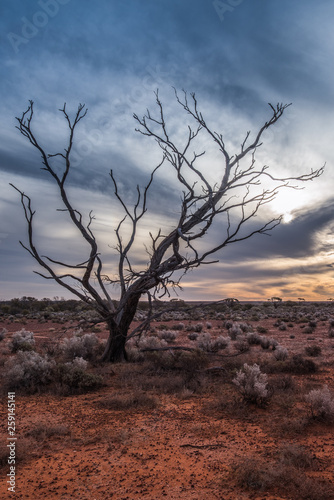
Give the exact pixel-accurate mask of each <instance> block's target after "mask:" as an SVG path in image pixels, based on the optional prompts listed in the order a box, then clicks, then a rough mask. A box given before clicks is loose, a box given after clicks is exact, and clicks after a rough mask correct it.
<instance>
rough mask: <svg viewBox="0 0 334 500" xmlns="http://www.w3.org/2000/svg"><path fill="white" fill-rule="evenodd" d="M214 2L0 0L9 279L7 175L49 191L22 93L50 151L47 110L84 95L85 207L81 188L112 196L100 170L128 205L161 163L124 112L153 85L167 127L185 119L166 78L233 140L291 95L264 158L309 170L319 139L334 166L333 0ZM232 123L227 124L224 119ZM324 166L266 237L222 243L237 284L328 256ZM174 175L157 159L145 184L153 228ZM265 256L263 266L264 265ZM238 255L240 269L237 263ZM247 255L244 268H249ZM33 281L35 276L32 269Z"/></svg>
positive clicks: (11, 198)
mask: <svg viewBox="0 0 334 500" xmlns="http://www.w3.org/2000/svg"><path fill="white" fill-rule="evenodd" d="M227 3H228V2H227ZM232 3H233V2H232ZM234 3H235V2H234ZM217 5H218V3H217V2H206V1H204V0H195V1H193V0H192V1H190V0H183V1H179V0H171V1H170V2H168V3H166V2H165V1H163V0H156V1H152V0H144V1H142V2H138V1H137V0H127V1H123V0H112V1H107V0H100V1H99V2H98V3H96V4H93V3H92V2H90V1H88V0H81V1H80V2H79V1H78V0H68V1H66V0H52V1H49V2H48V1H47V0H39V1H32V2H25V1H23V0H13V1H12V2H7V3H3V5H2V6H1V16H0V27H1V33H2V40H1V41H2V43H1V45H0V59H1V68H2V74H1V79H0V91H1V94H2V96H4V98H3V99H2V102H1V116H2V118H1V122H0V135H1V136H2V141H1V144H0V174H1V175H2V177H1V178H2V179H3V184H2V188H1V189H2V194H0V203H1V209H2V211H3V213H4V216H3V220H4V219H6V221H7V222H8V228H7V224H6V227H4V228H3V229H1V231H2V232H3V233H6V234H7V233H8V236H7V237H6V238H5V239H3V240H1V242H2V249H1V251H2V261H3V264H4V266H6V269H7V271H8V272H7V276H8V275H10V269H13V281H15V280H16V276H17V275H18V274H17V273H18V272H19V269H21V275H22V280H23V281H24V282H25V283H28V282H29V279H30V278H29V275H27V272H28V271H27V269H28V268H29V266H30V263H29V265H27V264H26V261H24V262H23V261H20V258H19V257H18V255H16V254H15V253H14V254H12V251H11V248H12V246H13V245H14V240H15V239H16V240H18V239H19V229H20V230H23V227H21V225H18V223H17V220H18V217H19V213H18V211H16V210H13V208H12V207H13V205H12V204H13V203H14V202H16V201H17V197H16V196H15V194H16V193H12V194H11V193H10V192H9V191H8V189H9V188H8V183H9V182H12V181H13V180H14V179H15V182H16V183H18V182H19V183H20V184H19V186H18V187H20V188H22V189H24V190H26V189H27V190H28V189H29V190H33V187H34V186H39V185H40V186H41V189H49V187H48V186H49V181H48V180H47V179H48V178H47V174H46V172H44V171H42V170H41V169H40V167H41V163H40V157H39V155H38V153H36V152H33V150H32V148H31V147H30V146H29V145H28V144H27V143H26V142H25V141H24V140H23V138H22V137H21V136H20V134H19V132H18V131H16V130H15V116H18V115H20V113H22V111H23V110H24V109H26V107H27V102H28V100H29V99H33V100H34V101H35V104H36V114H35V117H34V120H35V122H34V123H35V124H36V131H37V133H38V136H39V137H43V140H45V142H43V144H47V145H48V147H49V148H50V151H49V152H52V153H54V152H55V151H61V150H62V148H64V137H65V132H64V129H63V128H62V127H63V124H62V123H61V120H60V118H55V116H56V115H57V113H58V111H57V110H58V108H59V107H62V105H63V103H64V102H65V101H66V102H67V103H68V106H69V108H70V109H71V111H72V112H74V111H75V109H76V106H77V104H78V103H79V102H84V103H86V105H87V107H88V108H89V113H88V115H87V117H86V119H85V121H84V122H82V123H81V126H80V129H79V130H78V134H77V136H76V141H75V148H74V151H73V170H72V172H71V175H70V177H69V185H70V186H71V187H72V188H73V187H74V186H76V187H78V188H80V189H82V190H83V192H85V193H86V196H82V197H81V198H82V201H86V200H87V203H88V201H89V200H90V199H91V196H93V199H94V202H95V203H96V202H98V200H99V198H98V195H99V194H100V195H101V205H102V207H103V204H104V203H106V201H105V200H106V198H105V195H108V196H109V195H110V197H112V183H111V179H110V177H109V171H110V169H111V168H112V169H113V170H114V172H115V176H116V177H117V179H118V181H119V185H120V189H121V192H122V194H123V195H124V197H125V199H126V201H127V202H131V201H133V200H134V199H135V196H136V192H135V186H136V185H137V184H139V185H140V186H141V187H142V188H143V187H144V186H145V185H146V183H147V181H148V179H149V173H150V171H151V169H152V167H154V166H155V165H156V164H157V162H158V161H159V158H160V156H159V154H158V152H157V150H155V149H154V144H153V143H149V142H147V141H146V142H145V141H139V140H138V138H136V139H135V138H134V137H135V134H134V128H135V123H134V121H133V119H132V113H133V112H135V113H138V114H139V115H141V114H142V113H145V110H146V107H149V108H150V109H151V107H152V102H153V103H154V96H153V94H152V92H153V90H155V89H156V88H158V87H159V88H160V89H161V90H162V94H163V93H165V94H164V95H166V96H167V97H166V101H165V102H166V107H167V108H168V110H169V111H170V113H171V116H172V118H173V119H174V124H173V126H174V129H175V130H176V132H177V133H181V132H182V130H183V129H184V126H185V127H186V125H187V118H186V117H185V116H183V115H182V113H180V115H175V117H174V116H173V109H174V108H173V107H172V106H171V107H170V108H169V105H170V101H168V99H170V96H171V95H172V93H170V94H168V89H169V90H170V87H171V86H172V85H174V86H176V87H177V88H178V89H182V88H185V89H186V90H188V91H189V92H191V91H195V92H196V95H198V97H199V99H200V102H201V103H203V107H204V109H203V112H204V114H205V116H207V113H208V114H209V115H210V113H211V115H210V116H209V119H210V121H211V120H212V122H213V123H214V124H215V122H217V121H219V120H220V122H219V126H221V127H222V131H223V132H225V130H227V132H226V133H227V134H228V133H230V132H231V131H232V132H231V133H235V135H236V137H235V142H236V144H238V141H239V140H240V139H239V135H240V137H242V136H243V134H244V133H245V132H246V131H247V128H245V129H244V126H245V127H246V126H247V127H248V126H249V127H250V128H251V129H252V130H254V128H255V129H256V127H257V124H258V123H262V121H263V119H264V120H265V119H267V108H266V106H267V105H266V103H267V102H274V103H275V102H278V101H284V102H291V101H293V102H294V114H293V118H289V119H288V120H287V121H285V122H284V123H285V125H287V128H286V129H285V125H284V127H283V128H282V127H281V129H279V128H278V129H277V128H276V132H279V134H277V135H276V136H273V137H274V141H273V142H272V143H271V145H270V146H271V148H269V150H268V153H267V157H269V158H267V157H266V161H267V159H268V161H269V160H271V159H273V163H274V164H276V165H277V164H280V163H281V152H282V150H284V151H283V152H284V157H285V158H288V159H289V165H288V168H291V169H292V168H297V169H298V168H301V167H303V165H304V163H305V161H304V160H305V158H306V159H307V160H309V161H310V164H311V165H312V166H315V168H317V167H318V166H319V165H321V164H322V163H323V158H322V155H324V149H326V155H330V157H329V158H328V157H327V158H326V159H327V161H328V162H329V163H330V162H331V160H332V151H331V148H330V146H329V145H330V144H331V143H332V138H331V135H330V134H331V133H330V130H331V129H330V123H331V121H332V117H331V116H330V113H329V110H328V105H327V103H328V102H331V100H332V97H333V89H332V81H333V65H332V55H333V48H334V47H333V36H332V26H331V19H332V17H333V13H334V6H333V4H332V2H331V1H322V2H321V3H317V4H315V3H314V2H312V1H311V0H306V1H305V2H295V3H293V2H291V1H288V0H282V1H281V2H276V1H274V0H267V1H266V2H263V0H254V1H252V2H248V1H246V0H244V1H241V2H237V5H234V6H230V8H228V9H227V10H226V12H224V13H222V10H219V9H217ZM225 109H226V112H224V114H222V112H221V110H225ZM206 110H207V111H206ZM234 121H236V123H237V125H235V126H234V128H233V127H232V124H233V123H234ZM178 127H179V128H178ZM182 127H183V128H182ZM239 128H240V130H239ZM43 134H44V135H43ZM228 139H229V138H228ZM276 141H277V142H276ZM313 141H315V142H316V144H317V150H316V151H315V150H314V148H312V143H313ZM303 155H304V156H305V158H304V157H303ZM309 157H310V158H309ZM286 161H287V160H286ZM284 165H285V163H284ZM284 165H283V166H284ZM326 175H327V176H328V177H327V181H326V182H325V183H323V184H322V190H323V191H322V193H320V192H319V193H318V194H317V195H315V194H314V192H313V193H312V194H313V197H312V203H311V205H310V207H309V210H307V208H305V206H304V207H303V212H302V213H301V214H300V215H299V216H298V217H295V219H294V220H293V221H292V222H291V223H290V224H282V225H281V226H280V227H278V228H276V229H275V231H274V232H273V233H272V236H270V237H260V236H255V237H254V238H252V239H251V240H247V241H245V242H241V243H239V244H236V245H233V247H227V248H226V249H225V250H224V252H222V253H221V255H219V257H221V259H220V260H221V262H222V263H225V264H226V267H225V268H224V267H222V268H219V269H222V271H221V272H224V273H225V275H226V276H227V277H228V279H231V280H233V279H237V280H239V279H240V280H241V279H242V278H244V279H245V280H246V284H247V280H253V281H254V280H256V278H257V277H258V279H265V277H266V276H268V277H269V278H270V277H271V278H272V283H273V286H274V284H276V285H277V286H281V285H282V287H283V286H284V283H283V282H282V283H281V282H280V279H279V273H280V272H282V271H281V270H278V269H277V268H275V267H273V268H272V269H271V267H270V263H271V262H273V263H274V261H275V259H277V258H280V259H284V258H289V259H291V258H296V259H300V258H306V257H309V256H312V255H316V253H317V252H327V253H328V252H330V250H331V247H330V245H331V243H330V241H329V239H328V238H327V239H324V241H323V242H321V241H319V237H318V234H320V233H321V234H325V233H326V231H329V229H328V228H329V227H330V226H331V223H332V215H331V214H332V208H333V206H332V205H331V204H330V202H329V200H330V199H331V197H332V190H331V183H332V182H333V178H332V177H333V176H332V174H331V171H330V170H328V173H327V174H326ZM172 179H173V177H172V175H171V174H170V173H169V171H168V170H167V169H165V168H163V169H161V172H159V174H158V175H157V177H156V179H155V183H154V189H152V191H151V193H150V208H152V209H153V212H154V215H155V216H156V217H157V219H158V220H159V222H160V221H161V226H162V227H164V224H167V225H168V224H170V223H171V218H173V219H176V218H177V215H178V210H179V209H178V207H179V202H180V194H179V191H178V190H177V189H174V185H173V182H172ZM46 181H47V185H46V184H44V183H45V182H46ZM171 185H172V188H171ZM36 191H38V189H37V187H36ZM51 192H52V191H51V190H50V193H51ZM324 200H327V201H324ZM89 203H90V201H89ZM45 209H47V202H45ZM42 211H43V208H42ZM21 215H22V214H21ZM164 215H165V219H164ZM255 222H256V221H252V222H251V226H250V227H251V228H255V227H256V223H255ZM3 225H4V226H5V224H3ZM15 228H17V230H16V229H15ZM109 230H110V229H109ZM216 231H218V229H216ZM222 231H225V229H224V228H222ZM212 238H213V241H216V240H217V238H218V236H217V235H216V234H215V233H213V235H212ZM9 255H12V257H11V260H10V259H9ZM13 255H14V256H15V258H14V257H13ZM20 255H21V254H20ZM6 256H8V260H6V258H7V257H6ZM22 258H23V257H22ZM13 259H14V260H16V264H14V260H13ZM265 259H266V261H267V265H266V266H265V267H263V261H264V260H265ZM240 262H242V263H243V264H244V265H243V266H239V264H240ZM248 262H252V263H253V264H252V265H250V266H248V265H247V263H248ZM254 262H258V263H259V262H261V265H260V264H259V265H255V264H254ZM329 262H330V261H326V262H325V263H324V265H322V264H319V268H318V267H317V266H318V264H315V263H309V264H308V265H307V266H306V269H305V270H304V272H305V273H308V274H309V275H313V274H315V273H316V272H317V269H319V270H320V271H321V272H322V271H323V268H325V269H327V271H328V272H330V273H331V268H330V267H328V266H329V265H330V263H329ZM261 266H262V267H261ZM326 266H327V267H326ZM14 267H15V273H14ZM212 269H213V268H212ZM289 269H290V271H291V270H292V271H291V272H292V273H294V274H295V275H296V276H297V275H299V271H298V269H299V270H300V265H299V264H296V266H295V267H293V266H291V263H290V265H289ZM320 271H319V272H320ZM219 272H220V271H219ZM266 273H267V274H266ZM268 273H269V274H268ZM214 274H215V272H214V269H213V270H212V271H211V270H210V271H208V273H207V276H208V278H210V279H211V278H212V279H214V277H215V276H214ZM14 275H15V278H14ZM283 281H284V280H283ZM31 283H34V285H33V286H35V284H36V282H35V277H34V280H31ZM278 283H280V285H278ZM11 290H14V289H11ZM259 290H260V288H259ZM18 294H19V292H17V293H15V295H18ZM24 294H25V295H33V292H31V293H29V292H28V291H25V293H24ZM58 294H59V292H58Z"/></svg>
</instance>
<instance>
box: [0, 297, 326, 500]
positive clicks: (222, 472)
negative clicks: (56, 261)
mask: <svg viewBox="0 0 334 500" xmlns="http://www.w3.org/2000/svg"><path fill="white" fill-rule="evenodd" d="M275 306H277V307H275ZM53 309H54V308H52V307H51V308H49V310H48V312H47V314H46V313H43V312H38V313H34V312H30V311H25V312H24V314H22V313H18V314H10V311H8V308H7V310H6V312H3V313H2V315H1V316H0V332H1V331H2V334H3V335H2V336H3V340H1V342H0V370H1V375H2V380H3V384H2V395H1V399H2V405H1V448H0V465H1V483H0V496H1V498H15V499H46V498H47V499H51V500H52V499H59V500H60V499H63V500H67V499H72V498H73V499H76V498H78V499H82V500H84V499H87V500H88V499H89V500H94V499H96V500H107V499H113V500H132V499H145V500H160V499H163V498H166V499H175V500H176V499H177V500H178V499H184V500H188V499H194V500H195V499H196V500H204V499H205V500H213V499H220V500H242V499H258V500H260V499H267V500H273V499H276V500H283V499H284V500H288V499H292V500H326V499H327V500H328V499H334V472H333V471H334V437H333V429H334V423H333V422H334V380H333V375H334V334H333V330H332V326H333V325H334V304H333V303H331V302H328V303H306V302H305V303H302V302H301V303H299V302H289V303H284V302H282V303H281V304H278V305H277V304H272V303H256V304H251V303H249V304H243V303H240V304H233V305H226V304H221V305H220V306H219V307H218V306H216V307H201V306H198V307H193V308H192V309H191V310H188V309H187V308H185V307H183V306H182V307H180V306H179V304H176V305H175V310H174V311H169V312H166V313H164V314H162V315H161V316H160V317H159V318H158V319H156V320H154V321H152V323H151V325H150V328H149V330H148V331H147V332H146V333H144V334H142V336H141V337H140V338H137V337H135V338H133V339H132V340H131V341H130V342H129V345H128V354H129V361H128V362H126V363H118V364H103V365H101V363H99V360H98V358H99V356H100V355H101V350H102V348H103V342H104V341H105V340H106V338H107V335H108V333H107V331H106V330H105V328H104V325H103V324H102V323H101V324H98V325H95V326H92V324H90V323H89V321H88V320H87V314H86V313H80V312H76V313H75V314H74V313H73V314H70V313H68V312H63V311H62V312H55V311H54V310H53ZM145 314H146V313H145V311H141V312H139V313H138V316H137V318H136V322H135V323H134V324H133V327H136V326H137V325H138V324H139V322H140V321H141V320H142V319H143V318H144V317H145ZM333 328H334V326H333ZM18 332H19V335H18ZM26 332H31V334H33V335H30V336H29V335H26ZM22 338H23V339H25V342H21V340H22ZM71 338H75V341H76V344H75V342H74V341H71ZM15 339H16V340H15ZM20 339H21V340H20ZM66 339H68V340H66ZM78 339H79V340H78ZM92 339H94V341H93V340H92ZM84 341H86V345H85V349H84V348H83V342H84ZM15 342H16V343H15ZM20 342H21V344H20ZM80 342H81V344H80ZM78 346H79V348H78ZM80 346H81V347H80ZM177 347H179V348H180V347H183V348H184V349H177ZM80 348H81V349H82V350H81V351H80ZM32 353H34V354H33V355H32ZM35 353H37V354H38V356H37V357H36V354H35ZM33 356H35V357H33ZM78 358H80V361H75V360H76V359H78ZM82 358H86V360H87V361H83V360H82ZM41 360H44V365H43V363H42V361H41ZM28 361H29V363H30V365H29V363H28ZM38 362H39V363H40V364H39V365H38V367H39V368H36V366H37V364H38ZM32 363H35V365H34V366H33V368H32V367H31V366H32ZM47 363H49V364H47ZM245 364H246V367H247V365H248V367H251V368H252V369H253V373H255V372H254V365H257V367H258V370H259V371H260V373H261V377H260V378H259V379H258V380H257V382H258V385H256V384H255V387H254V386H253V387H252V388H251V389H249V387H247V385H246V384H247V376H248V377H249V376H250V375H249V373H248V375H247V372H246V371H245ZM46 366H47V369H46V368H45V367H46ZM73 367H74V368H73ZM23 368H24V369H25V370H26V371H24V372H23V371H22V369H23ZM20 370H21V371H20ZM29 370H30V371H29ZM31 370H33V375H32V371H31ZM43 370H44V371H43ZM48 370H49V371H48ZM83 373H85V374H86V375H87V373H89V374H90V378H87V377H86V378H85V376H86V375H83ZM242 373H244V375H245V374H246V375H245V376H244V377H243V378H242ZM73 374H74V375H73ZM80 377H81V378H80ZM245 377H246V379H245ZM237 380H239V384H238V382H237ZM82 381H84V382H82ZM240 381H241V382H240ZM243 382H244V385H243ZM248 382H249V380H248ZM252 391H253V392H252ZM8 392H10V393H15V413H12V414H13V415H14V416H15V437H16V438H17V439H16V441H15V493H14V492H10V491H8V483H7V480H8V478H7V474H8V473H9V464H8V455H9V449H8V447H7V446H6V445H7V443H8V441H9V439H8V432H9V431H8V418H7V415H9V410H8V408H9V405H8V402H9V400H8ZM310 394H311V396H310ZM11 401H13V399H12V400H11Z"/></svg>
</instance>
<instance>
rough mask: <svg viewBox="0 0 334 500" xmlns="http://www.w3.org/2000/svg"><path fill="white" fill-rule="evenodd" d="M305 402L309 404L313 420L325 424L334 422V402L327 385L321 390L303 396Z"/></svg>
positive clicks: (314, 390)
mask: <svg viewBox="0 0 334 500" xmlns="http://www.w3.org/2000/svg"><path fill="white" fill-rule="evenodd" d="M305 401H306V402H307V403H308V404H309V407H310V411H311V415H312V417H313V418H314V419H316V420H323V421H325V422H333V421H334V400H333V398H332V395H331V393H330V390H329V389H328V386H327V385H325V386H324V387H323V388H322V389H313V390H312V391H310V392H309V393H308V394H307V395H306V396H305Z"/></svg>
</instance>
